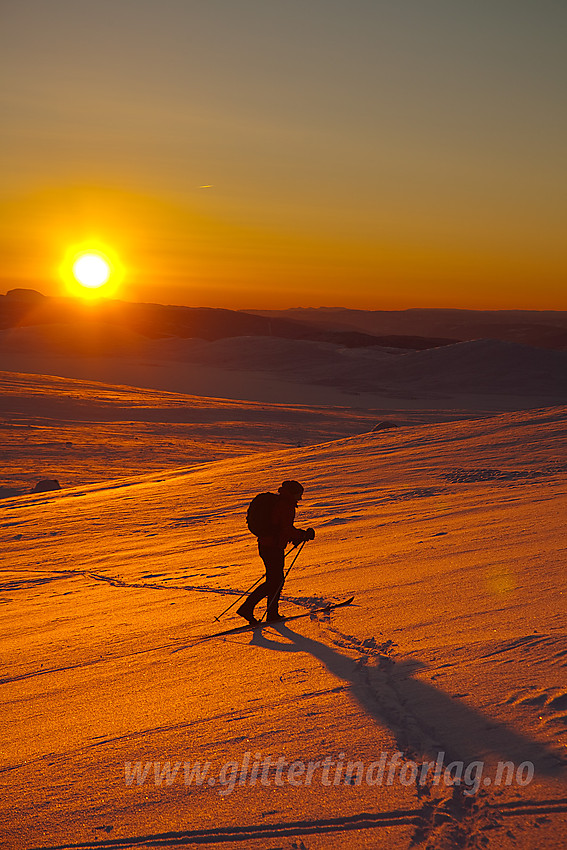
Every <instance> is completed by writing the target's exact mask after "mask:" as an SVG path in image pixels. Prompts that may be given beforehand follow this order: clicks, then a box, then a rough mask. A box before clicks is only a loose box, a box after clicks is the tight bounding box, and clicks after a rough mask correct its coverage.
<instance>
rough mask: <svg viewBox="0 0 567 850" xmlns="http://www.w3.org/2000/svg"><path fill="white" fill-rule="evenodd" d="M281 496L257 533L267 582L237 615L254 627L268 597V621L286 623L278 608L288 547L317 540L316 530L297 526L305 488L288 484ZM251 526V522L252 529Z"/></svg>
mask: <svg viewBox="0 0 567 850" xmlns="http://www.w3.org/2000/svg"><path fill="white" fill-rule="evenodd" d="M278 494H279V495H278V496H276V495H275V494H272V498H273V502H272V503H271V504H270V506H269V515H268V516H267V517H266V519H265V521H264V522H263V523H261V525H262V527H261V528H260V530H259V533H258V532H255V533H257V535H258V552H259V553H260V557H261V559H262V560H263V562H264V566H265V567H266V580H265V581H263V582H262V584H260V585H259V586H258V587H257V588H256V590H253V591H252V593H251V594H250V596H248V597H247V599H246V600H245V601H244V602H243V603H242V605H241V606H240V608H238V609H237V612H236V613H237V614H240V616H241V617H244V619H245V620H248V622H249V623H250V624H251V625H256V623H258V622H259V621H258V620H257V619H256V618H255V616H254V608H255V606H256V605H257V604H258V602H259V601H260V600H261V599H263V598H264V596H265V597H267V620H268V621H269V622H274V621H277V620H281V619H282V617H281V616H280V613H279V611H278V604H279V599H280V595H281V592H282V589H283V584H284V550H285V547H286V546H287V544H288V543H293V544H294V546H297V545H298V544H299V543H302V542H303V541H304V540H313V539H314V537H315V532H314V530H313V529H312V528H307V529H305V530H304V529H301V528H296V527H295V526H294V524H293V522H294V520H295V509H296V507H297V503H298V502H299V501H300V500H301V497H302V496H303V487H302V485H301V484H300V483H299V481H284V482H283V484H282V485H281V487H279V488H278ZM262 495H264V496H265V495H266V494H262ZM256 498H258V497H256ZM249 513H250V509H249ZM251 525H252V524H251V523H250V520H249V526H251Z"/></svg>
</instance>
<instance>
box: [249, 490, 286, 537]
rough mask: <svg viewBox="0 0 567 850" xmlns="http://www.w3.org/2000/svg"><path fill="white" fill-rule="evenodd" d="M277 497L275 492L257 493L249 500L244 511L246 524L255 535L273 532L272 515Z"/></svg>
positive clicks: (261, 535) (259, 535)
mask: <svg viewBox="0 0 567 850" xmlns="http://www.w3.org/2000/svg"><path fill="white" fill-rule="evenodd" d="M278 499H279V496H277V495H276V494H275V493H258V495H257V496H254V498H253V499H252V501H251V502H250V504H249V506H248V510H247V511H246V524H247V525H248V528H249V529H250V531H251V532H252V534H255V535H256V537H263V536H265V535H269V534H272V533H273V531H274V524H273V520H272V515H273V511H274V508H275V506H276V503H277V501H278Z"/></svg>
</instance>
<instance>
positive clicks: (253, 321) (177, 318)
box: [0, 289, 455, 350]
mask: <svg viewBox="0 0 567 850" xmlns="http://www.w3.org/2000/svg"><path fill="white" fill-rule="evenodd" d="M96 322H98V323H100V324H101V326H108V325H112V326H119V327H120V328H122V329H123V330H124V331H127V332H134V333H136V334H139V335H141V336H142V337H147V338H150V339H160V338H164V337H182V338H186V339H187V338H196V339H204V340H209V341H212V340H217V339H225V338H228V337H241V336H273V337H280V338H283V339H302V340H312V341H317V342H330V343H334V344H335V345H342V346H345V347H347V348H363V347H366V346H381V347H389V348H403V349H413V350H423V349H427V348H434V347H438V346H442V345H450V344H451V343H453V342H455V340H454V339H452V338H445V337H442V336H435V337H432V338H430V337H428V336H425V335H423V334H384V335H376V334H371V333H368V332H366V331H363V330H360V329H357V328H346V329H345V330H341V329H338V330H333V329H327V328H323V327H321V326H320V325H319V324H317V323H314V324H310V323H309V322H306V321H303V320H299V319H295V318H281V317H279V316H264V315H262V314H260V313H247V312H244V311H241V310H225V309H222V308H215V307H180V306H172V305H163V304H144V303H134V302H127V301H106V300H101V302H100V303H97V304H92V303H91V304H83V303H82V302H81V301H78V300H77V299H73V298H55V297H48V296H43V295H42V294H41V293H39V292H36V291H35V290H29V289H13V290H10V291H9V292H8V293H7V294H6V295H4V296H0V330H7V329H8V328H16V327H22V326H29V325H70V326H72V327H73V328H76V327H78V326H81V325H82V324H85V323H87V324H88V325H89V328H91V327H92V325H93V323H96Z"/></svg>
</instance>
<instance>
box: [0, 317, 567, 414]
mask: <svg viewBox="0 0 567 850" xmlns="http://www.w3.org/2000/svg"><path fill="white" fill-rule="evenodd" d="M97 346H98V349H97ZM97 352H98V353H97ZM0 368H2V369H5V370H7V371H17V372H31V373H38V374H51V375H61V376H66V377H72V378H80V379H88V380H97V381H102V382H108V383H113V384H117V383H120V384H127V385H131V386H138V387H150V388H155V389H161V390H167V391H170V392H177V393H188V394H192V395H201V396H209V397H213V398H231V399H238V400H242V399H246V400H249V401H256V402H260V401H263V402H269V403H285V404H309V405H313V404H319V405H340V406H353V405H356V406H357V407H366V408H373V409H376V408H380V407H382V408H384V409H392V408H394V409H395V408H405V409H413V410H420V409H421V408H423V407H431V406H434V407H436V408H437V409H439V410H450V409H455V408H457V409H461V410H463V409H464V410H468V411H470V412H473V413H476V412H478V411H482V410H492V411H499V410H514V409H525V408H527V407H544V406H545V407H547V406H550V405H558V404H566V403H567V352H564V351H554V350H548V349H539V348H533V347H530V346H526V345H518V344H516V343H511V342H503V341H499V340H473V341H470V342H461V343H457V344H455V345H448V346H442V347H440V348H434V349H426V350H424V351H404V350H400V349H390V348H377V347H371V348H343V347H341V346H338V345H333V344H331V343H325V342H310V341H306V340H289V339H280V338H277V337H236V338H229V339H221V340H217V341H215V342H206V341H204V340H194V339H178V338H170V339H160V340H148V339H145V340H144V339H143V338H142V337H139V336H137V335H135V334H131V333H128V332H125V331H123V330H122V329H119V328H113V327H112V326H102V327H101V328H99V329H98V331H97V329H96V327H94V326H92V325H87V326H86V328H83V327H81V328H75V329H69V328H68V327H67V326H34V327H26V328H12V329H10V330H5V331H0Z"/></svg>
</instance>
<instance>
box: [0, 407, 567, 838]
mask: <svg viewBox="0 0 567 850" xmlns="http://www.w3.org/2000/svg"><path fill="white" fill-rule="evenodd" d="M566 422H567V409H566V408H553V409H544V410H535V411H530V412H518V413H506V414H502V415H498V416H495V417H493V418H489V419H483V420H477V421H471V420H462V421H459V422H452V423H445V424H430V425H421V426H415V427H408V428H404V429H403V430H402V429H400V430H394V431H387V432H383V433H379V434H365V435H361V436H355V437H350V438H347V439H342V440H338V441H332V442H328V443H325V444H321V445H316V446H309V447H305V448H289V449H286V450H283V451H276V452H272V453H263V454H258V453H257V454H252V455H248V456H242V457H237V458H228V459H223V460H219V461H217V462H214V463H205V464H200V465H194V466H189V467H185V468H178V469H168V470H162V471H159V472H152V473H150V474H138V475H134V476H130V477H128V478H124V479H122V480H120V481H112V482H104V481H102V482H99V483H96V484H91V485H88V486H84V487H81V488H75V489H73V488H71V489H68V490H64V491H61V492H58V493H50V494H44V495H41V496H26V497H20V498H18V499H12V500H4V501H3V502H2V503H0V504H1V507H0V510H1V511H2V515H1V517H2V518H1V521H0V533H1V536H2V560H1V567H0V568H1V582H2V590H3V601H4V603H5V604H4V608H3V613H4V617H3V619H2V623H1V626H0V653H1V658H2V669H3V675H2V678H1V681H0V700H1V705H2V717H3V721H4V730H5V731H4V736H3V746H2V755H1V758H2V762H1V772H0V781H1V782H2V785H3V791H2V796H1V798H0V799H1V802H0V834H1V835H2V846H3V847H6V848H18V850H23V849H24V848H28V850H31V848H39V847H51V848H53V847H66V848H67V847H70V846H80V847H88V848H94V847H121V848H132V847H139V846H143V847H158V846H193V845H197V844H204V845H206V846H211V847H212V846H218V847H225V848H226V847H235V848H236V847H247V848H258V850H260V848H262V850H264V848H275V847H283V848H286V850H292V848H296V849H297V848H307V849H308V850H317V848H335V847H349V848H382V847H384V848H391V847H396V848H397V847H400V848H403V847H408V848H409V847H414V846H423V847H428V848H447V847H465V846H466V847H478V848H480V847H489V848H517V847H522V848H532V847H533V848H536V847H538V848H539V847H548V848H557V847H561V846H564V844H563V842H564V835H565V825H566V823H565V822H566V812H567V794H566V789H565V765H566V764H567V758H566V752H565V747H566V746H567V689H566V688H565V670H566V665H567V636H566V635H565V613H566V609H565V594H566V577H565V575H566V574H565V542H564V533H563V532H564V517H565V509H566V501H567V485H566V477H565V474H566V471H567V457H566V452H565V436H566V431H567V428H566ZM288 477H293V478H298V479H300V480H301V481H302V482H303V483H304V484H305V487H306V492H305V498H304V502H303V503H302V505H301V511H300V513H299V515H298V524H299V525H303V526H304V527H305V526H307V525H313V526H314V527H315V528H316V530H317V537H316V539H315V540H314V541H313V542H312V543H310V544H308V545H307V546H306V547H305V549H304V550H303V551H302V553H301V555H300V556H299V557H298V559H297V562H296V564H295V565H294V567H293V570H292V572H291V573H290V575H289V578H288V580H287V583H286V587H285V592H284V601H283V603H282V609H284V610H285V611H287V612H290V613H291V612H293V613H295V612H297V611H301V610H307V609H308V608H309V606H312V605H314V604H319V603H321V602H322V601H324V600H333V599H341V598H344V597H345V596H349V595H352V594H355V601H354V603H353V604H352V605H351V606H349V607H347V608H344V609H340V610H338V611H337V612H335V613H333V614H332V615H330V616H328V617H327V616H320V617H319V618H318V619H316V620H313V621H311V620H310V619H309V618H308V617H307V618H304V619H299V620H296V621H290V622H289V623H287V624H282V625H274V626H267V627H264V628H262V629H261V630H259V631H256V632H254V633H240V634H235V635H232V636H227V637H224V638H218V639H209V640H203V636H205V635H209V634H210V633H211V632H213V631H215V630H216V629H218V628H224V627H230V626H231V625H236V621H237V618H236V617H234V616H233V615H232V612H229V613H228V614H226V615H225V616H224V617H223V618H222V619H221V622H220V624H219V623H216V622H215V620H214V617H215V616H218V615H219V614H220V613H221V612H222V611H223V609H224V608H226V607H227V606H228V605H229V604H230V603H231V602H233V601H235V600H236V599H237V597H238V595H239V593H240V592H241V591H242V590H245V589H246V588H247V587H249V586H250V585H251V583H252V582H253V581H255V580H256V579H257V578H258V577H259V574H260V570H259V566H258V565H259V560H258V558H257V555H256V554H255V551H254V541H253V538H252V537H251V535H250V534H249V533H248V532H247V531H246V528H245V525H244V513H245V509H246V505H247V503H248V502H249V501H250V499H251V497H252V496H253V495H254V494H255V493H256V492H258V491H259V490H263V489H266V487H271V488H272V489H273V488H275V487H276V486H277V485H278V484H279V482H280V481H281V480H282V479H284V478H288ZM440 753H442V754H444V755H442V756H440V755H439V754H440ZM382 754H386V756H385V758H386V764H387V771H386V773H385V774H384V775H383V776H382V780H381V781H378V780H379V764H380V758H382V757H383V756H382ZM396 754H398V755H396ZM268 756H269V757H270V759H271V761H270V762H268V761H267V760H266V759H267V758H268ZM278 759H280V760H281V759H283V760H284V762H285V764H283V763H282V762H281V761H279V762H278ZM326 760H327V761H326ZM196 761H199V763H200V765H201V767H202V766H203V765H204V763H205V762H209V763H210V772H209V774H208V775H207V777H206V778H205V779H204V780H203V782H202V783H201V784H198V783H197V781H196V778H195V774H194V772H193V773H192V771H194V770H195V762H196ZM427 762H432V763H437V764H439V765H441V763H442V762H444V764H445V766H447V765H448V764H449V762H454V763H455V764H456V765H457V767H453V771H454V772H458V770H459V767H458V765H459V763H460V765H461V769H464V770H465V772H466V771H467V770H468V774H467V776H468V779H469V780H470V782H468V784H464V785H463V784H461V785H458V784H452V783H451V776H450V775H449V774H445V773H439V774H438V775H437V780H438V781H435V774H434V772H433V771H434V767H432V768H431V769H430V771H429V772H428V773H426V774H425V775H424V781H423V783H421V782H420V781H418V780H417V779H415V781H412V773H413V770H414V768H415V770H416V771H418V775H419V776H422V775H423V773H422V772H423V770H424V765H425V764H426V763H427ZM501 762H502V763H507V764H508V765H511V767H508V768H506V769H504V768H502V769H500V768H499V763H501ZM293 763H296V764H293ZM349 763H350V767H348V766H349ZM474 764H476V765H480V766H481V767H480V768H478V767H476V768H474V770H473V769H472V768H471V765H474ZM186 765H188V767H187V766H186ZM235 765H236V766H235ZM254 765H256V767H254ZM278 765H279V767H278ZM310 765H311V766H310ZM325 765H326V767H325ZM356 765H362V767H361V768H360V770H361V771H362V773H360V772H359V768H358V767H356ZM529 765H532V766H533V771H534V773H533V777H532V776H530V775H529V773H530V768H529ZM347 768H348V770H347ZM254 770H255V771H256V773H255V775H254ZM278 770H279V773H278ZM325 770H326V773H325ZM499 770H500V774H499V773H498V771H499ZM309 771H311V778H310V781H307V775H308V773H309ZM510 771H511V773H510ZM498 776H499V777H500V781H497V777H498ZM345 777H346V778H347V779H348V781H345ZM504 777H511V779H510V784H506V783H505V781H504ZM358 778H360V779H361V781H360V782H358ZM389 778H391V782H390V781H389ZM454 778H455V777H454V776H453V779H454ZM461 779H463V774H461ZM211 780H212V781H211ZM408 780H409V781H408ZM476 780H478V782H476ZM487 780H490V782H487ZM526 780H527V781H526ZM475 785H478V787H475ZM464 791H467V792H468V793H464Z"/></svg>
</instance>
